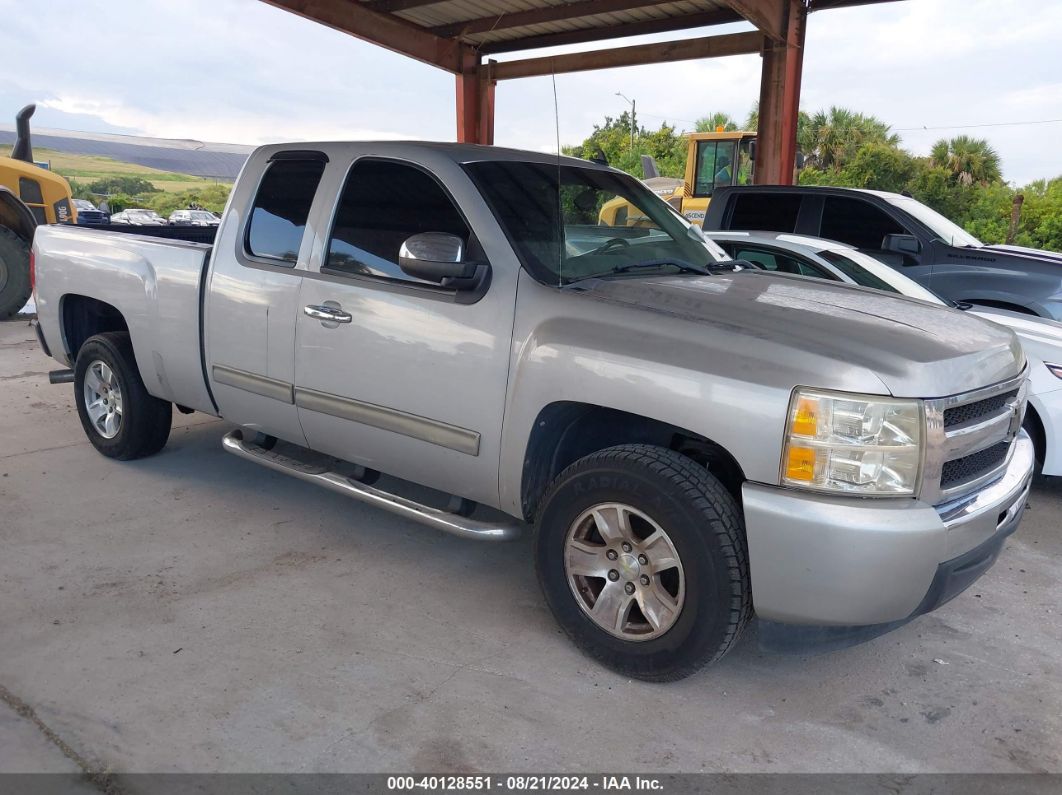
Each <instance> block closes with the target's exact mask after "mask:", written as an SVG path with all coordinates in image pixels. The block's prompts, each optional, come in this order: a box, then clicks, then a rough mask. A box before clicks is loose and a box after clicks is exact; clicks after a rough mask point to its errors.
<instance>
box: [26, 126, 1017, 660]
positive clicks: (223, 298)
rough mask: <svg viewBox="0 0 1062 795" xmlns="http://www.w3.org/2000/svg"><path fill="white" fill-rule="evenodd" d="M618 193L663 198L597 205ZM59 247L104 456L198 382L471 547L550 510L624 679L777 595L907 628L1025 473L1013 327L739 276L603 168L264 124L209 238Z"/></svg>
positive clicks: (808, 611) (767, 613) (146, 438)
mask: <svg viewBox="0 0 1062 795" xmlns="http://www.w3.org/2000/svg"><path fill="white" fill-rule="evenodd" d="M616 198H621V199H623V200H625V201H627V202H629V203H630V204H631V205H632V206H634V207H637V208H638V210H639V212H640V213H641V214H642V215H644V219H645V220H644V222H643V223H641V224H640V225H639V226H638V227H627V226H617V227H611V226H608V225H605V224H602V223H599V213H600V210H601V207H602V206H603V205H604V204H605V203H606V202H608V201H612V200H614V199H616ZM33 255H34V262H35V279H36V282H35V294H36V300H37V307H38V313H39V326H38V330H39V334H40V340H41V344H42V346H43V347H44V350H45V352H46V353H47V352H50V355H52V356H54V358H56V359H58V360H59V361H60V362H61V363H62V364H63V366H64V368H69V369H65V370H60V371H57V372H56V373H53V380H55V381H60V382H61V381H73V383H74V400H75V403H76V405H77V411H78V413H79V414H80V417H81V420H82V423H83V425H84V427H85V432H86V433H87V435H88V437H89V439H90V440H91V441H92V443H93V444H94V445H95V446H96V448H97V449H98V450H99V451H100V452H101V453H103V454H104V455H106V456H111V457H114V458H121V459H131V458H137V457H139V456H145V455H150V454H152V453H155V452H157V451H159V450H160V449H161V448H162V447H163V446H164V445H165V442H166V438H167V435H168V433H169V429H170V420H171V410H172V406H174V405H175V406H177V408H178V409H180V410H182V411H200V412H204V413H207V414H211V415H215V416H219V417H224V418H225V419H226V420H227V421H229V422H231V423H233V424H234V425H236V426H238V428H237V429H235V430H232V431H231V432H229V433H227V434H226V435H225V437H224V439H223V444H224V447H225V449H226V450H228V451H230V452H232V453H234V454H236V455H238V456H239V457H241V458H244V459H246V460H249V461H254V462H257V463H260V464H263V465H265V466H267V467H270V468H272V469H276V470H280V471H283V472H286V473H288V474H290V475H293V476H295V477H298V478H302V479H304V480H307V481H310V482H313V483H317V484H320V485H323V486H325V487H327V488H331V489H334V490H337V491H340V492H342V493H345V494H348V495H350V496H351V497H354V498H357V499H360V500H365V501H368V502H370V503H373V504H375V505H378V506H380V507H381V508H384V509H387V510H391V511H395V512H398V513H400V514H403V515H406V516H408V517H409V518H411V519H414V520H417V521H420V522H423V523H426V524H429V525H433V526H435V527H438V528H441V529H443V530H446V531H449V532H453V533H456V534H458V535H461V536H464V537H466V538H478V539H496V540H504V539H509V538H513V537H514V536H516V535H517V534H519V533H520V532H521V531H522V530H523V529H524V528H525V527H528V526H532V527H533V528H534V546H533V549H534V558H535V565H536V569H537V571H538V576H539V579H540V582H541V585H542V588H543V591H544V593H545V596H546V600H547V601H548V603H549V605H550V607H551V609H552V610H553V612H554V614H555V616H556V618H557V620H558V621H559V622H560V624H561V625H562V626H563V627H564V629H565V630H566V631H567V632H568V634H569V635H570V636H571V637H572V638H573V639H574V640H575V641H576V642H577V643H578V644H579V645H580V646H581V647H582V648H583V649H585V650H586V651H587V652H588V653H590V654H591V655H593V656H594V657H595V658H597V659H599V660H601V661H602V662H603V663H605V664H606V665H609V666H611V667H613V668H615V669H617V670H619V671H621V672H623V673H625V674H627V675H630V676H635V677H640V678H645V679H657V680H666V679H675V678H679V677H681V676H685V675H687V674H689V673H691V672H692V671H694V670H696V669H697V668H698V667H700V666H702V665H704V664H705V663H707V662H710V661H712V660H716V659H718V658H719V657H721V656H722V655H723V654H725V653H726V652H727V650H729V649H730V648H731V647H732V646H733V644H734V643H735V641H736V640H737V638H738V637H739V635H740V633H741V630H742V628H743V627H744V626H745V624H746V623H747V622H748V620H749V619H750V617H751V616H752V615H753V612H754V610H755V613H756V614H757V615H758V618H759V620H760V622H761V629H760V636H761V642H764V643H766V644H767V645H772V644H774V645H778V646H781V645H784V644H785V643H786V642H787V640H788V639H793V638H797V639H799V640H800V641H801V642H805V641H806V642H815V643H819V644H831V643H832V644H838V643H849V642H853V641H855V640H859V639H865V638H867V637H870V636H873V635H875V634H880V633H881V632H883V631H885V630H888V629H891V628H893V627H895V626H898V625H899V624H902V623H904V622H906V621H909V620H911V619H912V618H914V617H916V616H918V615H920V614H922V613H925V612H927V611H929V610H932V609H934V608H936V607H937V606H939V605H940V604H942V603H943V602H945V601H947V600H948V599H950V598H951V597H953V596H955V595H956V594H958V593H959V592H960V591H962V590H963V589H964V588H965V587H967V586H968V585H969V584H970V583H971V582H973V580H975V579H976V578H977V577H978V576H979V575H980V574H981V573H983V572H984V571H985V570H986V569H987V568H988V567H989V566H991V565H992V563H993V562H994V561H995V559H996V557H997V555H998V554H999V551H1000V549H1001V547H1002V545H1003V541H1004V539H1005V538H1006V536H1007V535H1008V534H1010V533H1011V532H1012V531H1013V530H1014V529H1015V528H1016V526H1017V524H1018V522H1019V520H1020V517H1021V514H1022V509H1023V508H1024V505H1025V500H1026V495H1027V493H1028V488H1029V482H1030V473H1031V471H1032V466H1033V455H1032V445H1031V443H1030V441H1029V439H1028V437H1027V436H1026V435H1025V434H1024V433H1023V432H1021V421H1022V413H1023V410H1024V406H1025V391H1026V372H1025V371H1026V365H1025V361H1024V358H1023V355H1022V352H1021V348H1020V346H1019V345H1018V342H1017V340H1016V339H1015V337H1014V335H1013V334H1012V333H1011V332H1009V331H1007V330H1006V329H1003V328H1000V327H998V326H995V325H993V324H991V323H987V322H985V321H983V320H980V319H978V318H976V317H972V316H970V315H967V314H964V313H962V312H957V311H953V310H950V309H947V308H943V307H937V306H931V305H927V304H925V303H922V302H920V301H915V300H910V299H905V298H901V297H890V296H887V295H884V294H881V293H878V292H875V291H870V290H865V289H862V288H858V287H846V286H839V285H832V284H827V283H824V282H819V281H813V280H808V279H803V278H801V277H797V276H785V275H776V274H770V273H766V272H762V271H758V270H756V269H754V268H751V267H747V263H746V266H742V264H741V263H740V262H733V261H730V260H728V259H727V257H726V255H725V254H723V252H722V251H721V250H720V249H719V248H718V247H716V246H715V244H713V243H710V242H708V241H706V240H705V239H704V237H703V236H702V235H701V233H700V231H699V230H698V229H696V228H694V227H691V226H690V225H689V224H688V223H687V222H686V221H685V220H684V219H682V218H681V217H680V216H679V215H678V214H677V213H675V212H673V211H672V210H671V209H670V208H669V207H668V206H667V205H666V204H665V203H664V202H662V201H661V200H659V199H658V198H657V197H655V196H653V195H652V194H651V193H650V192H649V191H648V190H647V189H646V188H645V187H644V186H642V185H640V184H639V183H638V182H637V181H636V180H634V179H632V178H630V177H628V176H626V175H624V174H622V173H620V172H617V171H614V170H612V169H609V168H607V167H604V166H599V165H595V164H592V163H587V162H583V161H579V160H573V159H568V158H556V157H549V156H545V155H540V154H532V153H528V152H518V151H511V150H505V149H495V148H486V147H476V146H463V145H445V144H414V143H321V144H300V145H297V146H292V145H285V146H282V145H275V146H267V147H263V148H261V149H259V150H257V151H256V152H255V153H254V154H253V155H252V156H251V158H250V159H249V160H248V162H247V164H246V166H245V167H244V170H243V173H242V174H241V176H240V178H239V180H238V182H237V183H236V185H235V188H234V190H233V192H232V196H231V198H230V200H229V205H228V207H227V209H226V211H225V214H224V217H223V220H222V223H221V226H220V228H219V229H218V232H217V236H216V240H215V241H214V244H213V246H208V245H203V244H196V243H188V242H181V241H173V240H161V239H155V238H152V237H148V236H140V235H134V234H127V233H125V234H120V233H116V232H101V231H97V230H92V229H86V228H76V227H72V226H66V227H63V226H52V227H40V228H39V229H38V230H37V234H36V238H35V240H34V243H33ZM380 472H384V473H387V474H389V475H392V476H395V478H396V479H399V482H401V481H407V482H413V483H416V484H422V485H425V486H429V487H431V488H432V489H435V490H437V491H439V492H442V493H443V494H444V495H446V497H445V498H443V499H441V500H439V502H438V504H426V503H424V502H416V501H414V500H412V499H410V498H409V497H408V496H404V495H403V493H399V492H401V491H402V489H400V488H397V487H396V488H392V489H390V490H389V491H384V490H382V489H381V488H379V487H378V486H374V485H373V483H374V481H375V479H376V476H377V475H378V474H379V473H380ZM479 506H489V507H491V508H495V509H500V511H501V512H502V513H503V514H506V515H508V517H509V518H507V519H504V520H501V521H498V520H496V519H494V518H491V516H495V517H496V516H498V515H499V514H498V513H497V512H489V511H488V512H486V513H487V514H490V515H489V516H485V515H484V513H485V512H484V511H482V510H480V511H477V508H478V507H479Z"/></svg>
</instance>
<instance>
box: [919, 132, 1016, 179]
mask: <svg viewBox="0 0 1062 795" xmlns="http://www.w3.org/2000/svg"><path fill="white" fill-rule="evenodd" d="M929 160H930V162H931V163H932V164H933V165H934V166H937V167H938V168H946V169H947V170H949V171H950V172H951V173H952V174H954V175H955V178H956V179H957V180H959V181H960V182H962V183H963V184H964V185H970V184H972V183H974V182H978V183H981V184H982V185H986V184H988V183H990V182H999V181H1000V180H1001V179H1002V178H1003V173H1002V170H1001V168H1000V161H999V154H998V153H997V152H996V150H995V149H993V148H992V147H991V145H989V143H988V141H986V140H985V139H984V138H972V137H970V136H968V135H959V136H956V137H955V138H952V139H950V140H949V139H947V138H941V139H940V140H939V141H937V142H936V143H935V144H933V149H932V151H931V153H930V155H929Z"/></svg>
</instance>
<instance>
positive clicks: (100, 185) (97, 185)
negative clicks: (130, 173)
mask: <svg viewBox="0 0 1062 795" xmlns="http://www.w3.org/2000/svg"><path fill="white" fill-rule="evenodd" d="M88 189H89V190H90V191H91V192H92V193H96V194H102V195H110V194H112V193H124V194H126V195H128V196H139V195H141V194H143V193H157V192H158V191H159V189H158V188H156V187H155V186H154V185H152V184H151V183H150V182H148V181H147V180H146V179H144V178H143V177H127V176H111V177H105V178H103V179H98V180H96V181H95V182H91V183H89V186H88Z"/></svg>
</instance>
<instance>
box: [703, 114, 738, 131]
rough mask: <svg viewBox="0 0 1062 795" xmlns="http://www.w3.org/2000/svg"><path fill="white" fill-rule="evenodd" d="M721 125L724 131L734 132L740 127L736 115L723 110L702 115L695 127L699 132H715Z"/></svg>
mask: <svg viewBox="0 0 1062 795" xmlns="http://www.w3.org/2000/svg"><path fill="white" fill-rule="evenodd" d="M720 127H722V128H723V132H733V131H734V130H736V129H738V125H737V122H736V121H734V117H733V116H731V115H730V114H729V113H723V112H722V111H716V112H715V113H709V114H708V115H707V116H702V117H701V118H699V119H697V123H696V126H695V127H694V128H693V129H695V130H696V131H697V132H715V131H716V130H718V129H719V128H720Z"/></svg>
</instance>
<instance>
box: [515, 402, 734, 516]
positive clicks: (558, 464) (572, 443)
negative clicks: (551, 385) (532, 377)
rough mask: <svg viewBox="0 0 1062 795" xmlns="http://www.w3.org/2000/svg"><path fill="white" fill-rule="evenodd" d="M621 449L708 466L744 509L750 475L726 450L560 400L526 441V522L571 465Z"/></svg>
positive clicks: (624, 415) (671, 428)
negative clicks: (655, 450) (666, 453)
mask: <svg viewBox="0 0 1062 795" xmlns="http://www.w3.org/2000/svg"><path fill="white" fill-rule="evenodd" d="M619 444H651V445H657V446H659V447H664V448H667V449H669V450H675V451H676V452H679V453H681V454H682V455H684V456H686V457H688V458H690V459H692V460H694V461H696V462H697V463H698V464H700V465H702V466H705V467H706V468H707V469H708V470H709V471H711V473H712V474H713V475H715V476H716V477H717V478H718V479H719V480H720V481H721V482H722V484H723V485H724V486H725V487H726V489H727V491H729V492H730V493H731V494H732V495H733V496H734V499H735V500H737V502H738V505H740V504H741V484H742V483H743V482H744V481H745V474H744V472H743V471H742V469H741V466H740V465H739V464H738V462H737V460H736V459H735V458H734V456H733V455H732V454H731V453H730V452H729V451H728V450H726V449H725V448H724V447H723V446H722V445H720V444H718V443H716V442H714V441H712V440H711V439H708V438H707V437H705V436H702V435H701V434H698V433H695V432H693V431H690V430H688V429H686V428H681V427H679V426H676V425H671V424H668V423H666V422H662V421H660V420H657V419H653V418H651V417H645V416H642V415H638V414H632V413H630V412H626V411H621V410H619V409H614V408H609V407H606V406H600V405H596V404H592V403H580V402H573V401H558V402H554V403H550V404H549V405H547V406H545V407H543V408H542V410H541V411H539V413H538V416H537V417H536V418H535V422H534V424H533V425H532V430H531V435H530V437H529V438H528V440H527V447H526V452H525V455H524V469H523V477H522V479H521V487H520V503H521V508H522V510H523V514H524V517H525V518H527V519H529V520H530V519H531V518H533V517H534V516H535V514H536V512H537V510H538V506H539V502H540V501H541V499H542V497H543V495H544V494H545V492H546V489H547V488H548V487H549V484H550V482H551V481H552V480H553V478H555V477H556V476H557V475H558V474H560V473H561V472H562V471H563V470H564V469H565V468H566V467H567V466H568V465H569V464H571V463H573V462H575V461H577V460H579V459H580V458H583V457H585V456H587V455H590V454H591V453H595V452H597V451H599V450H604V449H605V448H608V447H613V446H615V445H619Z"/></svg>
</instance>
